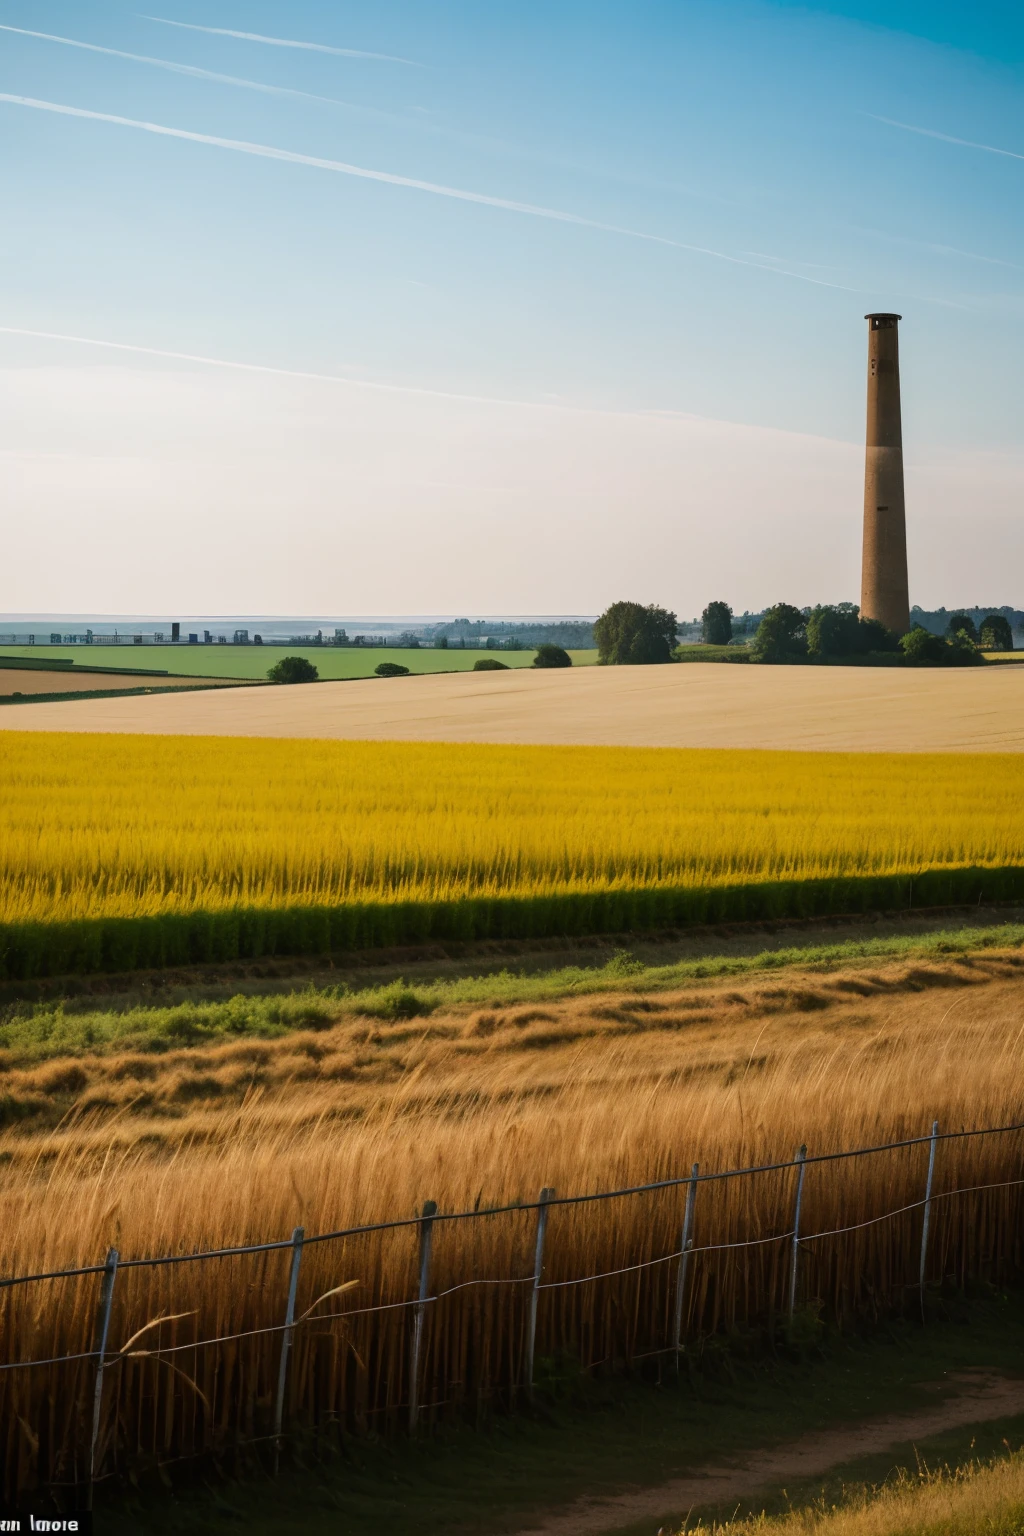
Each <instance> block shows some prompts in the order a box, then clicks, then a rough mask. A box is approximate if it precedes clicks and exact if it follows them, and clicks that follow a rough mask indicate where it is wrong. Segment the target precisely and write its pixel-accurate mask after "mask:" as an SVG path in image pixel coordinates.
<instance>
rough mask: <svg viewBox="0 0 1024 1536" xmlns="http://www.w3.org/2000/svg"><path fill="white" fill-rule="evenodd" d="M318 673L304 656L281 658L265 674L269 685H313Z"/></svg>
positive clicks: (318, 675)
mask: <svg viewBox="0 0 1024 1536" xmlns="http://www.w3.org/2000/svg"><path fill="white" fill-rule="evenodd" d="M319 677H320V673H319V672H318V671H317V669H316V667H314V665H313V663H312V662H311V661H309V660H307V658H306V657H305V656H282V657H281V660H280V661H275V663H274V665H273V666H272V667H271V668H270V671H269V672H268V673H267V681H268V682H271V683H315V682H317V681H318V680H319Z"/></svg>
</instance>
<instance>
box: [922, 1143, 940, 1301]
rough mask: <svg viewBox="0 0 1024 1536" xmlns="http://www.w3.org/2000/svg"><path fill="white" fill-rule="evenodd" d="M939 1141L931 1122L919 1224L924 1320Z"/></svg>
mask: <svg viewBox="0 0 1024 1536" xmlns="http://www.w3.org/2000/svg"><path fill="white" fill-rule="evenodd" d="M938 1139H939V1122H938V1121H937V1120H933V1121H932V1134H931V1145H930V1146H929V1148H928V1178H927V1180H926V1181H925V1186H924V1219H923V1221H922V1222H921V1268H920V1272H919V1274H918V1283H919V1285H920V1287H921V1317H922V1320H923V1318H924V1272H925V1268H926V1266H927V1263H928V1232H929V1229H930V1227H931V1219H932V1181H933V1179H934V1177H935V1149H936V1146H937V1144H938Z"/></svg>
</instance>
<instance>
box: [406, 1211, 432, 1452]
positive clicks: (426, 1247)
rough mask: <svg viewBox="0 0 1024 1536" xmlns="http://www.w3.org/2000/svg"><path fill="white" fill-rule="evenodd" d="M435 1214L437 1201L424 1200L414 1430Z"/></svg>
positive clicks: (412, 1384) (412, 1382)
mask: <svg viewBox="0 0 1024 1536" xmlns="http://www.w3.org/2000/svg"><path fill="white" fill-rule="evenodd" d="M436 1214H437V1201H436V1200H424V1202H423V1215H422V1217H421V1218H420V1289H419V1296H418V1298H417V1302H416V1312H415V1315H414V1322H413V1327H412V1360H411V1362H410V1365H409V1428H410V1430H413V1429H415V1428H416V1423H417V1420H418V1419H419V1416H420V1401H419V1394H420V1357H421V1354H422V1351H423V1318H424V1314H425V1313H426V1310H427V1292H428V1290H429V1288H430V1247H431V1237H432V1233H433V1228H434V1217H435V1215H436Z"/></svg>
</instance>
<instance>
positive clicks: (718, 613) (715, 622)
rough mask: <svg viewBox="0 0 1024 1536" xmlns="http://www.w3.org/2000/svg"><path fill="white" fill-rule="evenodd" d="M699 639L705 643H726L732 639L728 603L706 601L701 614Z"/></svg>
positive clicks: (730, 612) (730, 613) (730, 615)
mask: <svg viewBox="0 0 1024 1536" xmlns="http://www.w3.org/2000/svg"><path fill="white" fill-rule="evenodd" d="M700 622H701V639H702V640H703V641H704V644H705V645H728V644H729V641H730V640H731V639H732V609H731V608H730V607H729V604H728V603H708V605H707V607H706V608H705V609H704V612H703V613H702V614H701V619H700Z"/></svg>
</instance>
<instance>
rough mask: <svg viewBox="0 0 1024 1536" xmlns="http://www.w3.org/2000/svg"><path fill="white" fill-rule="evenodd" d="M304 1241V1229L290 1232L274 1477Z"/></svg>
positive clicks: (275, 1405) (279, 1452)
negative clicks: (290, 1257) (290, 1254)
mask: <svg viewBox="0 0 1024 1536" xmlns="http://www.w3.org/2000/svg"><path fill="white" fill-rule="evenodd" d="M305 1239H306V1229H305V1227H296V1228H295V1230H294V1231H293V1232H292V1263H291V1270H290V1272H289V1275H288V1301H287V1304H286V1306H285V1310H284V1332H283V1333H282V1335H281V1358H280V1361H279V1362H278V1367H277V1398H276V1400H275V1402H274V1475H275V1477H276V1476H277V1471H278V1466H279V1463H280V1459H281V1425H282V1424H283V1422H284V1389H285V1384H286V1382H287V1379H288V1356H289V1355H290V1354H291V1349H292V1340H293V1338H294V1336H295V1297H296V1294H297V1292H298V1289H299V1265H300V1264H301V1263H302V1245H303V1243H304V1242H305Z"/></svg>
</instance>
